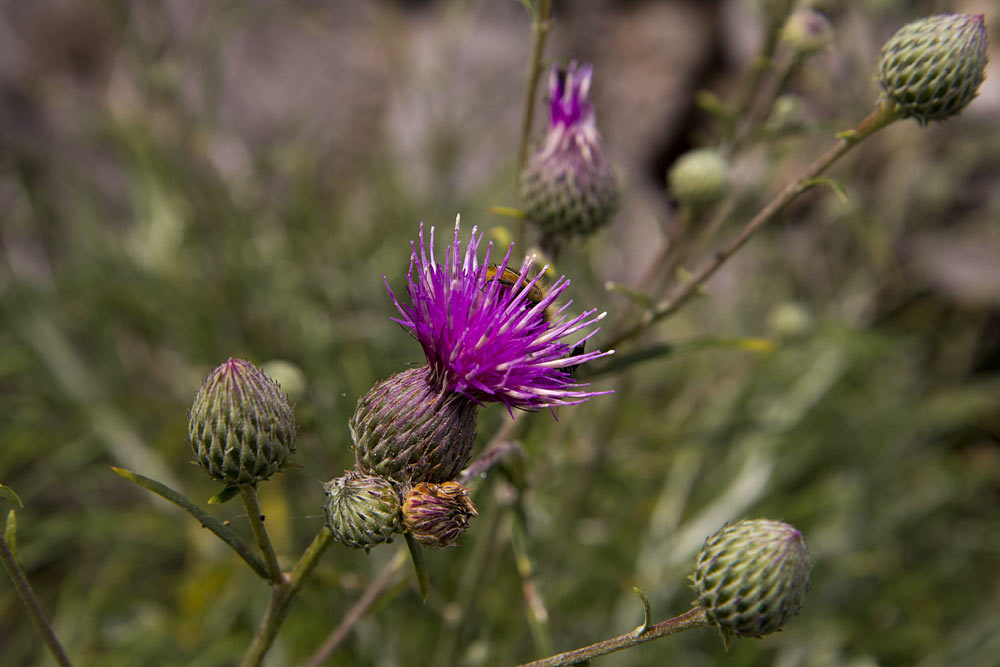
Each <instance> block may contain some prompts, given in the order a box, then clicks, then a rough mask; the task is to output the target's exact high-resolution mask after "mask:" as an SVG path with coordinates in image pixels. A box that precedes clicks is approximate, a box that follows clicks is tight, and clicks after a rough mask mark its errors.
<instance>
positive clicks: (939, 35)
mask: <svg viewBox="0 0 1000 667" xmlns="http://www.w3.org/2000/svg"><path fill="white" fill-rule="evenodd" d="M987 60H988V54H987V37H986V22H985V20H984V19H983V15H982V14H975V15H974V14H939V15H937V16H930V17H928V18H924V19H920V20H919V21H914V22H913V23H908V24H907V25H905V26H903V27H902V28H900V29H899V31H897V32H896V34H895V35H893V36H892V37H891V38H889V41H888V42H886V43H885V46H883V47H882V56H881V60H880V62H879V77H878V78H879V83H880V84H882V89H883V90H884V91H885V97H886V99H887V100H888V101H889V102H890V103H891V104H892V105H893V108H894V109H895V111H896V113H897V115H898V116H899V117H900V118H916V119H917V121H918V122H919V123H920V124H921V125H924V124H926V123H927V121H930V120H944V119H945V118H948V117H949V116H954V115H955V114H957V113H958V112H960V111H961V110H962V109H964V108H965V106H966V105H967V104H968V103H969V102H971V101H972V100H973V99H974V98H975V97H976V94H977V93H978V91H979V86H980V85H981V84H982V83H983V79H985V78H986V62H987Z"/></svg>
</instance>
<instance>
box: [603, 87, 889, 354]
mask: <svg viewBox="0 0 1000 667" xmlns="http://www.w3.org/2000/svg"><path fill="white" fill-rule="evenodd" d="M894 120H896V113H895V110H894V109H893V108H892V106H891V105H889V104H884V103H880V104H879V106H878V107H877V108H876V109H875V111H873V112H872V113H871V114H869V115H868V117H867V118H865V119H864V120H863V121H861V122H860V123H858V125H857V126H856V127H855V128H854V129H853V130H849V131H847V132H842V133H840V134H839V135H838V138H837V141H836V142H834V144H833V146H831V147H830V148H829V150H827V151H826V153H824V154H823V155H821V156H820V157H818V158H817V159H816V160H815V161H814V162H813V163H812V164H811V165H809V167H807V168H806V170H805V171H804V172H802V174H801V175H800V176H799V177H798V178H797V179H796V180H795V181H793V182H791V183H789V184H788V185H786V186H785V187H784V188H782V189H781V191H780V192H778V194H777V195H775V196H774V198H773V199H772V200H771V201H770V202H768V203H767V205H765V206H764V208H762V209H761V210H760V211H758V213H757V214H756V215H755V216H754V217H753V218H751V219H750V221H749V222H747V223H746V225H744V226H743V228H742V229H740V231H739V232H738V233H737V234H736V235H735V236H734V237H733V238H731V239H730V240H729V242H727V243H726V244H725V245H724V246H722V247H721V248H720V249H718V250H716V251H715V253H713V254H712V256H711V257H709V258H708V259H707V260H706V261H705V262H704V263H702V265H701V266H700V267H698V269H697V270H696V271H695V272H694V274H693V275H692V276H691V278H690V279H689V280H688V281H687V282H686V283H684V284H683V285H679V286H678V287H677V288H676V289H675V290H674V291H673V292H672V293H671V294H670V295H669V296H667V298H666V299H665V300H663V301H661V302H660V303H658V304H656V306H654V307H653V308H651V309H650V310H648V311H646V313H645V314H644V315H643V316H642V317H641V318H640V319H639V321H638V322H636V323H635V324H634V325H633V326H632V327H630V328H628V329H626V330H625V331H624V332H623V333H621V334H619V335H618V336H617V337H616V338H615V339H614V340H613V341H611V342H609V343H608V344H607V347H608V348H609V349H611V348H616V347H618V346H619V345H620V344H621V343H623V342H625V341H627V340H631V339H632V338H635V337H636V336H638V335H639V334H641V333H642V332H644V331H645V330H646V329H647V328H649V326H650V325H652V324H653V323H655V322H657V321H659V320H661V319H663V318H664V317H667V316H668V315H671V314H673V313H674V312H675V311H676V310H677V309H678V308H680V307H681V306H682V305H684V304H685V303H686V302H687V301H688V299H690V298H691V297H692V296H694V295H695V294H696V293H697V291H698V289H699V288H700V287H701V286H702V285H703V284H704V283H705V282H706V281H708V279H709V278H711V277H712V276H713V275H714V274H715V272H716V271H718V270H719V268H720V267H721V266H722V265H723V264H725V263H726V261H727V260H728V259H729V258H730V257H732V256H733V254H734V253H735V252H736V251H737V250H739V249H740V248H742V247H743V246H744V245H745V244H746V242H747V241H749V240H750V237H752V236H753V235H754V234H756V233H757V232H758V231H759V230H760V228H761V227H763V226H764V225H765V224H767V223H768V222H770V221H771V220H773V219H774V218H775V216H777V215H778V213H780V212H781V211H782V210H784V208H785V207H786V206H788V204H790V203H791V202H792V200H794V199H795V198H796V197H798V196H799V195H800V194H802V193H803V192H805V191H806V190H808V189H809V188H811V187H812V186H813V185H815V184H816V182H815V181H816V177H818V176H819V175H820V174H822V173H823V172H824V171H826V169H827V168H828V167H829V166H830V165H832V164H833V163H834V162H836V161H837V160H839V159H840V158H841V157H842V156H843V155H844V154H845V153H847V151H849V150H851V149H852V148H854V146H856V145H857V144H858V143H860V142H861V140H862V139H864V138H866V137H868V136H870V135H871V134H873V133H874V132H876V131H878V130H880V129H882V128H883V127H885V126H886V125H888V124H889V123H891V122H892V121H894Z"/></svg>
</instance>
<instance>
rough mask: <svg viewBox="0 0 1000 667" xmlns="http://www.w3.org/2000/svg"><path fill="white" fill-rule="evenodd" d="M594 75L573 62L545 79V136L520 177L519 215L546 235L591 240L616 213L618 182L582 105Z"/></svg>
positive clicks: (589, 107) (588, 107)
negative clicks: (529, 220) (521, 204)
mask: <svg viewBox="0 0 1000 667" xmlns="http://www.w3.org/2000/svg"><path fill="white" fill-rule="evenodd" d="M593 74H594V69H593V67H591V66H590V65H582V66H579V67H578V66H577V64H576V62H572V63H570V65H569V68H568V69H567V70H566V72H565V73H562V72H560V71H559V69H558V68H555V67H554V68H553V69H552V73H551V74H550V75H549V98H550V100H549V128H548V132H547V133H546V134H545V139H544V140H543V141H542V144H541V146H540V147H539V148H538V150H537V151H536V152H535V153H534V155H532V156H531V159H530V160H529V161H528V163H527V164H526V165H525V167H524V171H523V172H522V174H521V198H522V200H523V208H524V212H525V214H526V215H527V217H528V218H530V219H531V220H532V221H533V222H535V224H537V225H538V226H539V228H540V229H541V230H542V231H543V232H545V233H546V234H567V235H568V234H581V235H586V234H590V233H592V232H594V231H595V230H597V229H598V228H599V227H602V226H603V225H605V224H607V223H608V222H609V221H610V220H611V216H612V215H613V214H614V212H615V210H616V209H617V208H618V179H617V178H616V176H615V173H614V170H613V169H612V168H611V164H610V162H609V161H608V159H607V158H606V157H605V155H604V149H603V147H602V143H601V135H600V133H599V132H598V131H597V124H596V122H595V117H594V107H593V106H592V105H591V103H590V100H589V99H587V95H588V94H589V92H590V80H591V77H593Z"/></svg>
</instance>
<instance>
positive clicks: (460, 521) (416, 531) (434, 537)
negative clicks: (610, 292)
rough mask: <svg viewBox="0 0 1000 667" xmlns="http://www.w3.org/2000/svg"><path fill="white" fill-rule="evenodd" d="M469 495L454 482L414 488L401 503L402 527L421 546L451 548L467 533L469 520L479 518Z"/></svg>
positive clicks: (418, 485) (428, 484)
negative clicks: (407, 530)
mask: <svg viewBox="0 0 1000 667" xmlns="http://www.w3.org/2000/svg"><path fill="white" fill-rule="evenodd" d="M469 493H470V492H469V489H467V488H465V487H464V486H462V485H461V484H459V483H458V482H445V483H444V484H431V483H428V482H421V483H420V484H417V485H416V486H414V487H413V488H412V489H410V492H409V493H408V494H407V495H406V500H405V501H403V520H404V521H405V522H406V527H407V528H408V529H409V530H410V533H411V534H412V535H413V537H414V538H416V540H417V542H420V543H421V544H424V545H428V546H435V547H448V546H452V545H453V544H455V541H456V540H457V539H458V538H459V536H460V535H461V534H462V533H464V532H465V531H466V529H468V527H469V519H470V518H472V517H474V516H477V515H478V514H479V513H478V512H476V507H475V505H473V504H472V499H471V498H469Z"/></svg>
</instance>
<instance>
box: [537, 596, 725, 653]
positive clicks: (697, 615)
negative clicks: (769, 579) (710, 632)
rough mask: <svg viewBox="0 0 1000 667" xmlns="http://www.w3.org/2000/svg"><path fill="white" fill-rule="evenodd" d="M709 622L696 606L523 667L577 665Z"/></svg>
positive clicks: (702, 611)
mask: <svg viewBox="0 0 1000 667" xmlns="http://www.w3.org/2000/svg"><path fill="white" fill-rule="evenodd" d="M707 624H708V621H706V620H705V611H704V610H703V609H702V608H701V607H696V608H694V609H692V610H691V611H689V612H687V613H685V614H681V615H680V616H675V617H673V618H671V619H668V620H666V621H662V622H660V623H657V624H656V625H650V626H648V627H645V628H644V627H643V626H639V627H638V628H636V629H635V630H633V631H632V632H626V633H625V634H623V635H618V636H617V637H612V638H611V639H605V640H604V641H601V642H597V643H596V644H591V645H589V646H584V647H583V648H578V649H575V650H573V651H566V652H565V653H559V654H557V655H552V656H549V657H548V658H542V659H541V660H535V661H534V662H526V663H524V664H523V665H520V666H519V667H561V666H562V665H575V664H578V663H581V662H584V661H586V660H590V659H591V658H597V657H599V656H602V655H607V654H608V653H614V652H615V651H621V650H622V649H626V648H631V647H633V646H637V645H639V644H643V643H645V642H648V641H652V640H654V639H659V638H661V637H667V636H669V635H674V634H677V633H678V632H683V631H684V630H691V629H692V628H700V627H701V626H703V625H707Z"/></svg>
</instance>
